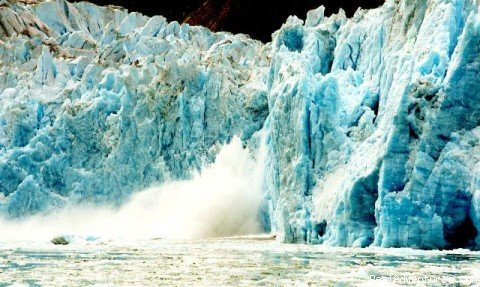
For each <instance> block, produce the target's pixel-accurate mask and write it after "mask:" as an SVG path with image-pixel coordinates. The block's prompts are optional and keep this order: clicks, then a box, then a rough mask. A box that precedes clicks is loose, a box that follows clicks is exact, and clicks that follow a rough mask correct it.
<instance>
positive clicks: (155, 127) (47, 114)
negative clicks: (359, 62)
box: [0, 1, 268, 217]
mask: <svg viewBox="0 0 480 287" xmlns="http://www.w3.org/2000/svg"><path fill="white" fill-rule="evenodd" d="M0 23H1V24H2V25H0V27H2V28H0V35H1V40H2V42H0V55H1V60H0V61H1V62H0V63H1V64H0V91H1V95H0V193H2V194H3V195H4V196H5V197H6V199H4V200H3V202H2V203H0V204H1V208H2V209H3V210H4V212H6V213H8V215H9V216H13V217H18V216H22V215H24V214H28V213H34V212H38V211H42V210H45V209H48V208H49V207H51V206H63V205H65V204H67V203H71V202H72V201H82V202H83V201H94V202H110V203H112V202H113V203H122V202H123V201H124V200H125V198H126V197H127V195H129V194H130V193H132V192H133V191H139V190H141V189H144V188H146V187H149V186H151V185H152V184H157V183H160V182H164V181H169V180H177V179H183V178H186V177H188V176H189V175H190V174H191V172H192V171H196V170H198V169H200V168H201V167H203V166H205V165H206V164H208V163H210V162H212V161H213V160H214V158H215V155H216V154H217V153H218V151H219V149H220V147H221V146H222V145H223V144H224V143H226V142H228V141H230V140H231V138H232V137H233V136H234V135H238V136H240V137H241V139H242V141H243V142H245V143H246V142H248V141H249V140H250V139H252V136H253V135H254V134H255V132H256V131H258V130H260V129H261V128H262V126H263V122H264V121H265V118H266V116H267V114H268V107H267V100H266V91H265V85H264V84H263V83H264V80H263V77H264V75H265V74H266V70H267V67H268V62H267V60H266V49H265V47H263V46H262V45H261V43H260V42H257V41H253V40H251V39H249V38H247V37H246V36H233V35H231V34H226V33H216V34H214V33H212V32H210V31H208V30H207V29H205V28H202V27H190V26H188V25H179V24H178V23H176V22H173V23H167V22H166V21H165V19H164V18H162V17H153V18H151V19H149V18H147V17H144V16H142V15H140V14H137V13H131V14H128V13H127V12H125V11H122V10H119V9H114V8H101V7H97V6H95V5H92V4H88V3H78V4H70V3H68V2H65V1H48V2H41V3H39V4H33V5H23V4H21V3H10V2H7V3H6V4H3V6H2V7H0Z"/></svg>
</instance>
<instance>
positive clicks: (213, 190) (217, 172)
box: [0, 138, 264, 241]
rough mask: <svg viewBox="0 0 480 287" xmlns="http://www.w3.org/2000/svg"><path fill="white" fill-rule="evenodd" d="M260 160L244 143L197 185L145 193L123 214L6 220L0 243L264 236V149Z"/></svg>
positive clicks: (89, 210)
mask: <svg viewBox="0 0 480 287" xmlns="http://www.w3.org/2000/svg"><path fill="white" fill-rule="evenodd" d="M259 150H260V152H259V154H258V156H257V157H256V160H254V159H252V158H251V156H250V153H249V151H248V150H245V149H243V148H242V143H241V141H240V140H239V139H237V138H234V139H233V140H232V142H231V143H230V144H228V145H226V146H224V147H223V148H222V150H221V151H220V153H219V154H218V156H217V158H216V160H215V162H214V163H213V164H212V165H210V166H208V167H206V168H205V169H204V170H203V171H202V172H201V173H198V174H195V175H194V176H193V178H192V179H190V180H184V181H176V182H170V183H165V184H162V185H160V186H157V187H153V188H150V189H148V190H145V191H143V192H140V193H138V194H136V195H135V196H133V197H132V199H131V200H130V201H129V202H128V203H127V204H126V205H124V206H123V207H121V208H120V209H117V210H112V209H108V208H105V207H98V206H97V207H94V206H77V207H74V208H68V209H64V210H61V211H57V212H55V213H49V214H44V215H37V216H34V217H31V218H28V219H24V220H22V221H15V222H12V221H8V220H0V230H1V232H0V241H11V240H50V239H52V238H53V236H57V235H75V236H83V237H86V236H95V237H101V238H123V239H147V238H168V239H201V238H212V237H224V236H237V235H248V234H258V233H261V232H262V227H261V224H260V223H259V215H258V214H259V209H260V205H261V201H262V188H261V179H262V173H263V159H264V152H263V150H264V148H263V147H261V148H260V149H259Z"/></svg>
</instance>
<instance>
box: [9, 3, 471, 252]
mask: <svg viewBox="0 0 480 287" xmlns="http://www.w3.org/2000/svg"><path fill="white" fill-rule="evenodd" d="M0 3H2V4H1V5H2V6H1V7H0V55H1V56H0V212H1V213H2V214H4V215H6V216H8V217H11V218H16V217H23V216H28V215H31V214H34V213H38V212H42V211H45V210H51V209H52V208H53V209H54V208H61V207H64V206H69V205H71V204H76V203H83V202H96V203H110V204H122V203H123V202H124V201H126V200H128V196H129V195H130V194H132V193H134V192H137V191H140V190H142V189H145V188H147V187H149V186H151V185H152V184H156V183H161V182H165V181H170V180H177V179H184V178H188V177H189V176H190V175H191V173H192V172H194V171H198V170H201V169H202V167H204V166H205V165H206V164H208V163H211V162H213V160H214V159H215V156H216V154H217V153H218V151H219V150H220V148H221V146H222V145H223V144H225V143H228V142H229V141H231V140H232V138H233V137H235V136H238V137H240V139H241V140H242V142H243V145H244V146H245V147H249V149H250V150H255V149H257V148H258V147H259V145H260V143H259V141H260V139H261V137H262V135H265V137H266V148H267V157H266V158H267V160H266V162H265V166H266V168H265V175H264V192H265V200H264V209H263V210H262V216H263V222H264V225H265V229H266V230H272V231H273V232H275V233H276V234H277V235H278V238H279V239H280V240H281V241H284V242H307V243H314V244H326V245H334V246H354V247H366V246H370V245H374V246H382V247H415V248H427V249H429V248H458V247H468V248H473V249H475V248H479V247H480V237H478V236H477V235H478V232H477V230H478V229H479V228H480V81H479V79H480V14H479V11H478V4H477V2H476V1H474V0H429V1H427V0H418V1H409V0H400V1H394V0H388V1H387V2H386V3H385V4H384V5H383V6H382V7H380V8H377V9H373V10H367V11H365V10H359V11H357V13H356V14H355V16H354V17H352V18H350V19H349V18H346V17H345V15H344V14H343V13H342V12H340V13H339V14H337V15H333V16H331V17H324V9H323V7H320V8H318V9H316V10H313V11H310V12H309V13H308V16H307V19H306V20H305V21H302V20H300V19H298V18H297V17H294V16H292V17H290V18H289V19H288V20H287V21H286V23H285V24H284V25H283V27H282V28H281V29H280V30H278V31H277V32H275V33H274V34H273V38H272V42H271V43H268V44H263V43H260V42H258V41H255V40H251V39H250V38H248V37H247V36H245V35H232V34H229V33H212V32H210V31H208V30H207V29H205V28H202V27H191V26H189V25H186V24H183V25H180V24H178V23H176V22H172V23H167V21H166V20H165V19H164V18H163V17H152V18H148V17H145V16H142V15H140V14H138V13H128V12H127V11H124V10H121V9H118V8H112V7H98V6H95V5H93V4H89V3H77V4H71V3H68V2H65V1H63V0H53V1H42V2H40V3H37V4H30V5H26V4H22V3H19V2H17V3H12V2H8V1H5V0H3V1H2V2H0Z"/></svg>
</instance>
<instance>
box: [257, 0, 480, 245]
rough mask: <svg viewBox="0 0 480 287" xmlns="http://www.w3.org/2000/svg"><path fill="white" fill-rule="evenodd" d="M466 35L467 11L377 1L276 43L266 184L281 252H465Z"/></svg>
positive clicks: (471, 21)
mask: <svg viewBox="0 0 480 287" xmlns="http://www.w3.org/2000/svg"><path fill="white" fill-rule="evenodd" d="M479 24H480V16H479V15H478V5H477V3H475V2H472V1H462V0H460V1H422V0H419V1H387V2H386V3H385V5H384V6H383V7H381V8H379V9H375V10H371V11H358V12H357V13H356V15H355V16H354V17H353V19H345V17H344V16H342V15H341V14H340V15H338V16H334V17H331V18H324V17H323V8H319V9H317V10H315V11H311V12H310V13H309V16H308V18H307V20H306V22H305V24H303V23H302V21H300V20H298V19H297V18H295V17H292V18H290V19H289V20H288V21H287V23H286V24H285V25H284V26H283V27H282V29H280V31H278V32H276V34H275V35H274V39H273V43H272V49H273V52H272V54H273V56H272V63H271V65H270V73H269V79H268V83H267V84H268V89H269V95H268V100H269V109H270V114H269V118H268V120H267V123H266V130H267V131H268V132H269V139H268V140H269V146H270V155H269V157H268V158H269V160H270V162H269V169H268V170H269V171H270V176H269V177H267V180H268V183H269V184H268V196H269V198H270V210H271V215H272V217H273V219H272V223H273V226H274V229H276V230H277V232H278V233H279V234H280V235H281V237H282V238H283V240H284V241H287V242H313V243H325V244H331V245H338V246H361V247H364V246H369V245H372V244H373V245H376V246H383V247H402V246H408V247H417V248H455V247H475V246H477V243H476V242H475V238H476V235H477V227H478V213H477V209H478V207H477V206H476V204H477V201H476V200H477V196H476V194H477V193H478V191H479V186H478V168H479V165H478V163H479V156H480V154H479V142H478V131H477V130H476V127H478V126H479V125H480V105H479V104H480V82H479V75H480V42H479V40H480V38H479V36H480V25H479ZM472 197H473V198H474V200H472Z"/></svg>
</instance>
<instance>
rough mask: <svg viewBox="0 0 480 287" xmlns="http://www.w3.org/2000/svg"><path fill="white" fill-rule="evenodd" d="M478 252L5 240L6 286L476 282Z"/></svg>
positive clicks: (264, 242) (235, 242) (245, 240)
mask: <svg viewBox="0 0 480 287" xmlns="http://www.w3.org/2000/svg"><path fill="white" fill-rule="evenodd" d="M479 267H480V253H478V252H472V251H467V250H455V251H420V250H413V249H380V248H366V249H351V248H338V247H325V246H312V245H289V244H280V243H278V242H276V241H274V240H271V239H270V238H269V237H236V238H223V239H211V240H183V241H179V240H174V241H172V240H164V239H155V240H143V241H121V240H118V241H102V240H97V241H77V242H74V243H71V244H70V245H66V246H58V245H53V244H51V243H47V242H43V243H41V242H36V243H33V242H30V243H28V242H18V243H3V244H0V286H478V283H479V280H480V268H479Z"/></svg>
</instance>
